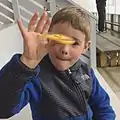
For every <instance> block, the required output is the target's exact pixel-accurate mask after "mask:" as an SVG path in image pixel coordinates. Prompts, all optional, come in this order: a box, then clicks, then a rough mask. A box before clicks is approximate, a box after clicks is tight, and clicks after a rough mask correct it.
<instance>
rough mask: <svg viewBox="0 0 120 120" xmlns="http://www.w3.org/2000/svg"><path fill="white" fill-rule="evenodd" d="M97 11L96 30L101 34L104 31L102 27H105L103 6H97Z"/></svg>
mask: <svg viewBox="0 0 120 120" xmlns="http://www.w3.org/2000/svg"><path fill="white" fill-rule="evenodd" d="M97 10H98V17H99V18H98V30H99V31H101V32H103V31H104V26H105V16H106V12H105V4H100V5H97Z"/></svg>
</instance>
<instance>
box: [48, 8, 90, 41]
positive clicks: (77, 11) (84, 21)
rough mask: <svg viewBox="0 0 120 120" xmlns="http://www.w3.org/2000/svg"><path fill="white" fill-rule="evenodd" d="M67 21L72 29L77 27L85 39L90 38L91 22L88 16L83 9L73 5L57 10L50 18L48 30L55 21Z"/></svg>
mask: <svg viewBox="0 0 120 120" xmlns="http://www.w3.org/2000/svg"><path fill="white" fill-rule="evenodd" d="M64 22H68V23H70V24H71V26H72V27H73V28H74V29H78V30H80V31H81V32H83V33H84V34H85V39H86V41H89V40H90V34H91V22H90V16H89V15H88V13H87V12H86V11H85V10H82V9H81V8H77V7H75V6H67V7H65V8H63V9H61V10H59V11H58V12H56V13H55V15H54V16H53V18H52V22H51V26H50V30H51V29H52V27H53V26H54V25H55V24H57V23H64Z"/></svg>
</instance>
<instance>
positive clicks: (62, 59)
mask: <svg viewBox="0 0 120 120" xmlns="http://www.w3.org/2000/svg"><path fill="white" fill-rule="evenodd" d="M56 58H57V59H58V60H61V61H70V59H67V58H60V57H58V56H56Z"/></svg>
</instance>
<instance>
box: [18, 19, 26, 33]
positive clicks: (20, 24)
mask: <svg viewBox="0 0 120 120" xmlns="http://www.w3.org/2000/svg"><path fill="white" fill-rule="evenodd" d="M17 22H18V27H19V29H20V31H21V33H22V35H24V34H25V31H26V29H25V27H24V25H23V23H22V20H21V19H19V20H18V21H17Z"/></svg>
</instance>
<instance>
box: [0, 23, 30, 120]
mask: <svg viewBox="0 0 120 120" xmlns="http://www.w3.org/2000/svg"><path fill="white" fill-rule="evenodd" d="M22 48H23V40H22V37H21V34H20V32H19V30H18V27H17V25H12V26H11V27H9V28H6V29H3V30H2V31H0V69H1V67H2V66H3V65H4V64H5V63H6V62H8V61H9V60H10V58H11V57H12V55H13V54H15V53H21V52H22ZM9 120H32V119H31V111H30V107H29V105H28V106H26V107H25V108H24V109H23V110H22V111H21V113H20V114H18V115H15V116H14V117H12V118H10V119H9Z"/></svg>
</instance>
